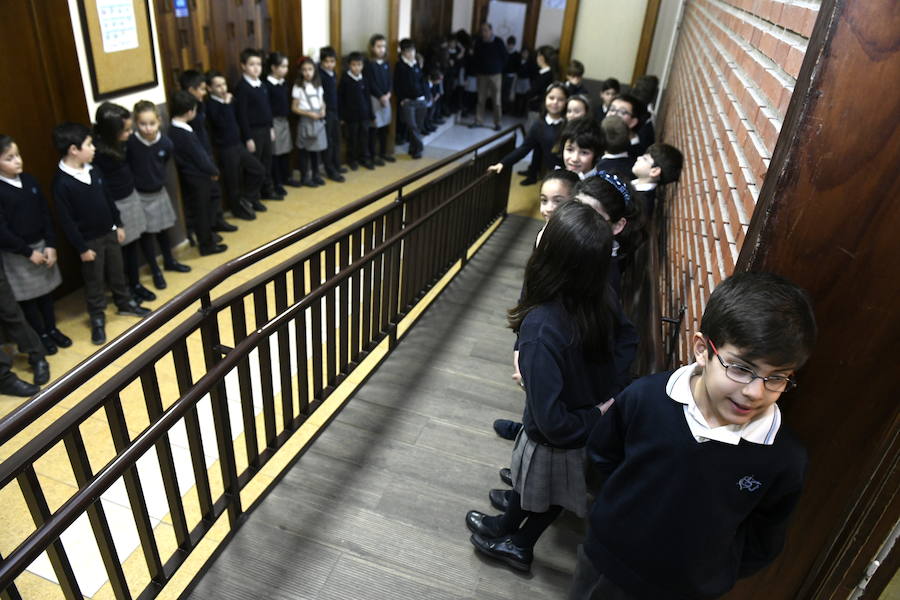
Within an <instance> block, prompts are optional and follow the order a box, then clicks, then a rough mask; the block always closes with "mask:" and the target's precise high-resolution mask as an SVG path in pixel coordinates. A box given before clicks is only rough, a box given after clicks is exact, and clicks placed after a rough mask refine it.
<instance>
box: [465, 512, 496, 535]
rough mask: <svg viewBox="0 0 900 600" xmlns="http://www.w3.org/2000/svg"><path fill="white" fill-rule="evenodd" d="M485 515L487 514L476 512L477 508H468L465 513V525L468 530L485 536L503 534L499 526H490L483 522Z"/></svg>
mask: <svg viewBox="0 0 900 600" xmlns="http://www.w3.org/2000/svg"><path fill="white" fill-rule="evenodd" d="M487 516H488V515H486V514H484V513H482V512H478V511H477V510H470V511H469V512H467V513H466V527H468V528H469V531H471V532H472V533H476V534H478V535H480V536H482V537H486V538H495V537H500V536H501V535H503V532H502V531H500V529H499V528H496V527H491V526H489V525H487V524H486V523H485V522H484V518H485V517H487Z"/></svg>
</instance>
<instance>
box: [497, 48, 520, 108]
mask: <svg viewBox="0 0 900 600" xmlns="http://www.w3.org/2000/svg"><path fill="white" fill-rule="evenodd" d="M516 43H517V40H516V36H514V35H511V36H509V37H507V38H506V64H505V65H504V67H503V84H502V85H501V94H500V95H501V97H502V98H503V113H504V114H512V109H513V101H514V100H515V97H516V90H515V86H516V76H517V75H518V73H519V68H520V67H521V66H522V53H521V52H519V51H518V50H516Z"/></svg>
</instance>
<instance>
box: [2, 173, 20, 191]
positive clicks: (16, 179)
mask: <svg viewBox="0 0 900 600" xmlns="http://www.w3.org/2000/svg"><path fill="white" fill-rule="evenodd" d="M0 181H2V182H4V183H8V184H9V185H11V186H13V187H17V188H19V189H20V190H21V189H22V178H21V177H19V176H18V175H16V176H15V177H13V178H9V177H4V176H3V175H0Z"/></svg>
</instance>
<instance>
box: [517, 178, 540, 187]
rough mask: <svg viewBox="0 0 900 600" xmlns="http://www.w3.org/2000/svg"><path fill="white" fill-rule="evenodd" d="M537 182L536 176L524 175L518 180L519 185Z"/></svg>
mask: <svg viewBox="0 0 900 600" xmlns="http://www.w3.org/2000/svg"><path fill="white" fill-rule="evenodd" d="M536 183H537V177H526V178H525V179H523V180H522V181H520V182H519V185H534V184H536Z"/></svg>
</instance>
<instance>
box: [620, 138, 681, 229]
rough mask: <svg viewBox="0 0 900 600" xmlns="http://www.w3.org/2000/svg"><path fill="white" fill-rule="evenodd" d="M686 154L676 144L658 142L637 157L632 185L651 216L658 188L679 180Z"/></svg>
mask: <svg viewBox="0 0 900 600" xmlns="http://www.w3.org/2000/svg"><path fill="white" fill-rule="evenodd" d="M683 164H684V156H683V155H682V154H681V151H680V150H678V148H676V147H675V146H670V145H669V144H664V143H662V142H658V143H656V144H653V145H651V146H650V147H649V148H647V153H646V154H642V155H641V156H638V157H637V160H636V161H634V166H633V167H631V172H632V173H633V174H634V177H635V178H634V179H632V180H631V187H632V188H633V189H634V191H635V193H636V194H635V195H636V196H638V197H639V198H640V199H641V211H642V212H643V214H644V215H645V216H646V218H648V219H649V218H651V217H652V215H653V212H654V210H655V206H656V188H657V187H658V186H660V185H665V184H667V183H672V182H674V181H678V179H679V178H680V177H681V167H682V165H683Z"/></svg>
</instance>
